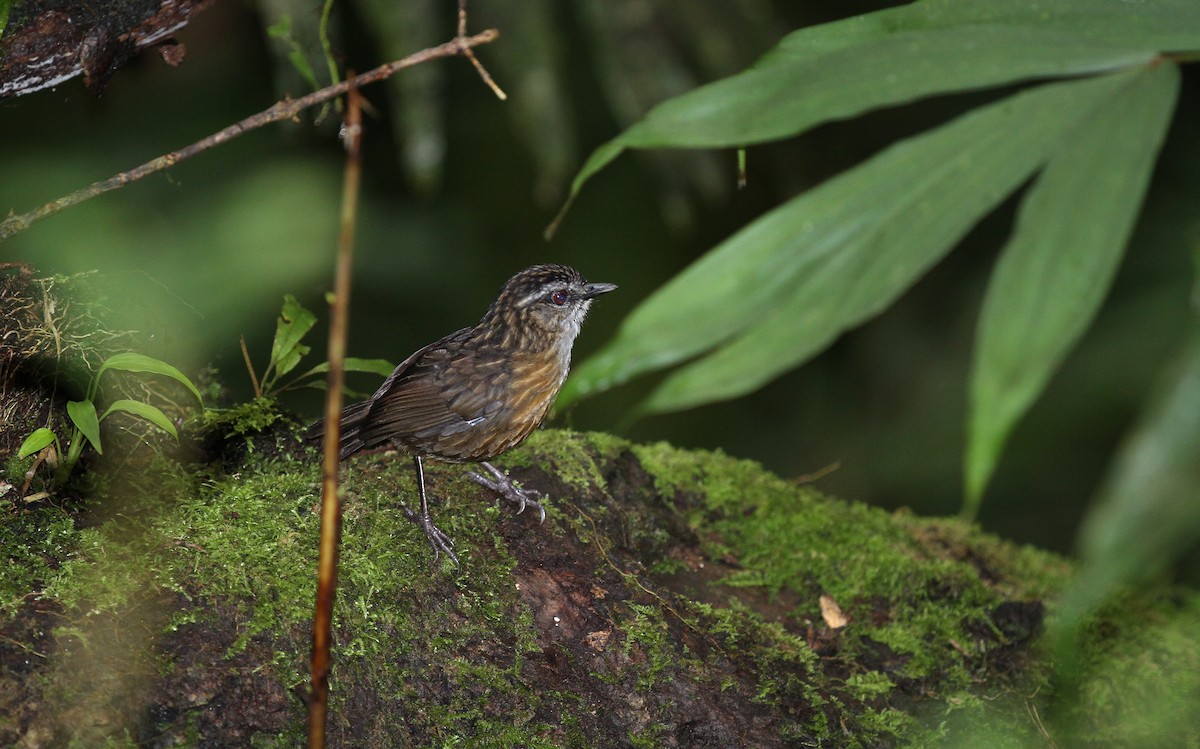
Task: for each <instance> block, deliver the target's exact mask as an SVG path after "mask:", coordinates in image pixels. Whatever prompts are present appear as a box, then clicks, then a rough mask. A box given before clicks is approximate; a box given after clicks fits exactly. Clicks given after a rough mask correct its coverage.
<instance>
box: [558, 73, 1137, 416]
mask: <svg viewBox="0 0 1200 749" xmlns="http://www.w3.org/2000/svg"><path fill="white" fill-rule="evenodd" d="M1121 80H1122V79H1121V77H1120V76H1107V77H1102V78H1097V79H1092V80H1084V81H1072V82H1069V83H1061V84H1054V85H1049V86H1044V87H1041V88H1039V89H1036V90H1034V91H1030V92H1025V93H1021V94H1018V95H1015V96H1013V97H1010V98H1009V99H1006V100H1004V101H1002V102H999V103H997V104H994V105H991V106H988V107H984V108H982V109H979V110H976V111H974V112H971V113H968V114H967V115H964V116H962V117H960V118H959V119H957V120H955V121H954V122H951V123H949V124H948V125H945V126H943V127H941V128H938V129H936V130H933V131H931V132H929V133H926V134H924V135H921V136H918V137H915V138H911V139H909V140H907V141H904V142H902V143H899V144H897V145H895V146H893V147H891V148H889V149H888V150H886V151H884V152H883V153H881V154H879V155H878V156H876V157H874V158H872V159H871V160H870V161H869V162H867V163H866V164H863V165H862V166H860V167H858V168H856V169H854V170H852V171H850V172H847V173H845V174H843V175H840V176H839V177H836V178H834V179H832V180H829V181H828V182H826V183H825V184H823V185H821V186H820V187H818V188H816V189H814V190H812V191H810V192H808V193H806V194H804V195H802V196H800V197H798V198H795V199H793V200H792V201H790V202H789V203H787V204H785V205H783V206H781V207H780V208H777V209H775V210H774V211H772V212H770V213H769V214H767V215H766V216H764V217H763V218H761V219H759V220H758V221H755V222H754V223H752V224H751V225H750V226H748V227H746V228H745V229H743V230H742V231H740V232H739V233H738V234H736V235H734V236H733V237H731V238H730V239H729V240H727V241H726V242H725V243H724V244H722V245H720V246H719V247H717V248H716V249H714V250H713V251H712V252H710V253H709V254H707V255H706V256H705V257H703V258H701V259H700V260H699V261H697V262H696V263H694V264H693V265H692V266H691V267H689V268H688V269H687V270H685V271H684V272H683V273H681V274H680V275H679V276H678V277H677V278H675V279H674V280H673V281H672V282H671V283H669V284H667V285H666V286H664V287H663V288H662V289H660V290H659V291H658V292H656V293H655V294H654V295H653V296H651V297H650V298H649V299H647V300H646V302H644V303H643V304H642V305H641V306H640V307H639V308H638V309H636V310H635V311H634V312H633V313H632V314H631V315H630V317H629V318H628V320H627V321H626V322H625V323H624V324H623V325H622V327H621V330H620V331H619V332H618V334H617V337H616V338H615V339H614V340H613V342H612V343H610V344H609V345H608V346H607V347H606V348H605V349H603V350H602V351H601V352H600V353H599V354H597V355H596V356H594V357H592V358H591V359H589V360H587V361H586V362H584V363H583V365H582V366H580V367H579V368H578V370H577V371H576V373H575V374H574V375H573V377H572V380H570V381H569V382H568V383H567V388H566V389H564V394H565V396H566V398H567V400H569V399H570V398H572V397H576V396H577V395H578V394H582V393H587V392H589V391H591V390H596V389H602V388H604V387H608V386H611V385H612V384H615V383H618V382H621V381H624V380H626V379H628V378H630V377H632V376H634V375H637V374H640V373H641V372H644V371H646V370H648V369H651V368H654V367H661V366H666V365H669V364H672V363H675V362H677V361H679V360H681V359H684V358H686V357H688V356H693V355H695V354H697V353H702V352H704V351H706V350H708V349H711V348H712V347H714V346H716V345H718V344H721V343H725V342H727V341H730V340H731V339H733V338H735V337H738V336H740V339H739V340H735V341H733V342H732V343H728V345H727V346H726V347H725V348H724V349H722V350H720V351H718V352H717V353H716V354H713V355H711V356H709V357H708V358H706V359H702V360H700V361H699V362H697V363H694V364H692V365H691V366H689V367H687V368H685V369H684V370H682V371H680V372H678V373H676V374H675V375H674V376H672V377H671V378H669V379H668V380H667V381H665V382H664V383H663V384H662V385H661V386H660V388H659V390H657V391H656V392H655V393H654V394H653V395H652V396H651V399H650V400H649V401H648V402H647V404H646V407H647V408H648V409H650V410H671V409H677V408H683V407H686V406H690V405H697V404H699V403H703V402H708V401H712V400H716V399H718V398H722V397H731V396H734V395H739V394H742V393H745V392H748V391H750V390H752V389H754V388H756V387H758V386H759V385H761V384H762V383H763V382H766V381H767V380H769V379H770V378H772V377H774V376H776V375H778V374H779V373H780V372H782V371H784V370H786V369H787V368H789V367H791V366H794V365H795V364H797V363H799V362H800V361H802V360H803V359H804V358H806V357H807V356H810V355H811V354H812V353H813V352H815V351H817V350H819V349H820V347H821V346H823V345H825V344H826V343H828V342H829V341H830V340H832V339H833V337H835V336H836V335H838V334H839V333H840V332H841V331H842V330H844V329H845V328H846V327H848V326H850V325H853V324H856V323H857V322H859V321H861V320H862V319H865V318H866V317H867V316H869V315H871V314H874V313H876V312H878V311H879V310H880V309H882V308H883V307H884V306H886V304H888V303H889V302H890V301H891V300H892V299H894V298H895V296H896V295H897V294H899V293H900V292H901V291H903V290H904V288H906V287H907V286H908V285H909V284H911V283H912V281H913V280H914V279H915V278H916V277H918V276H919V275H920V273H921V272H923V271H924V270H925V269H926V268H928V266H929V265H930V264H931V263H932V262H934V261H936V260H937V258H938V257H940V256H941V255H942V254H944V253H945V252H946V251H947V250H948V249H949V248H950V247H951V246H952V245H953V244H954V242H955V241H956V240H957V239H958V238H959V237H960V236H961V235H962V234H963V233H964V232H965V231H966V230H967V229H969V228H970V226H971V225H972V224H973V223H974V222H975V221H976V220H978V218H979V216H980V215H982V214H983V213H985V212H986V211H987V210H989V209H990V207H991V206H993V205H994V204H996V203H997V202H999V201H1000V200H1002V199H1003V198H1004V197H1005V196H1006V195H1007V194H1008V193H1009V192H1011V191H1012V190H1013V189H1014V188H1015V187H1016V186H1017V185H1018V184H1020V183H1021V182H1022V181H1023V180H1025V179H1026V178H1027V177H1028V175H1029V174H1030V173H1031V172H1033V170H1035V169H1036V168H1037V167H1038V166H1040V165H1041V163H1042V162H1043V161H1044V160H1045V158H1046V157H1047V154H1048V152H1049V150H1050V149H1051V147H1052V145H1053V144H1054V143H1055V142H1056V141H1057V137H1058V135H1059V134H1061V133H1062V132H1063V131H1065V130H1067V129H1069V128H1070V127H1071V126H1072V125H1073V124H1074V123H1075V122H1076V121H1077V118H1078V117H1079V116H1080V112H1086V111H1090V109H1091V108H1092V107H1094V106H1096V105H1097V103H1099V102H1103V101H1105V100H1106V98H1107V97H1108V96H1109V95H1110V92H1111V91H1112V90H1114V89H1116V88H1119V87H1120V86H1121Z"/></svg>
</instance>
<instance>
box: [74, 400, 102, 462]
mask: <svg viewBox="0 0 1200 749" xmlns="http://www.w3.org/2000/svg"><path fill="white" fill-rule="evenodd" d="M67 416H70V417H71V423H72V424H74V425H75V428H76V429H78V430H79V433H80V434H82V435H83V436H84V438H85V439H87V441H88V442H89V443H91V445H92V447H94V448H96V452H98V453H101V454H103V453H104V450H103V449H102V448H101V446H100V419H99V418H98V417H97V416H96V406H95V404H94V403H92V402H91V401H67ZM71 452H73V453H75V454H76V455H78V454H79V449H77V448H76V446H75V445H71Z"/></svg>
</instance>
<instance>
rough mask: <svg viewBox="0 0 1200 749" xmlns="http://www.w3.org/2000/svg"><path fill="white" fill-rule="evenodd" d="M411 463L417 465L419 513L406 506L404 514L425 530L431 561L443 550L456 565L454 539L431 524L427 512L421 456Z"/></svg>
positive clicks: (427, 505) (430, 517)
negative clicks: (419, 496) (431, 550)
mask: <svg viewBox="0 0 1200 749" xmlns="http://www.w3.org/2000/svg"><path fill="white" fill-rule="evenodd" d="M413 465H415V466H416V467H417V491H418V492H419V493H420V495H421V514H420V515H418V514H417V513H415V512H413V511H412V510H410V509H408V508H407V507H405V508H404V514H405V516H406V517H408V519H409V520H411V521H413V522H414V523H416V524H417V525H419V526H421V530H423V531H425V537H426V538H428V539H429V545H430V546H432V547H433V561H434V562H437V560H438V555H439V554H441V553H442V552H443V551H444V552H446V556H448V557H450V558H451V559H452V560H454V566H455V567H458V566H459V563H458V557H457V556H456V555H455V553H454V548H453V547H454V539H452V538H450V537H449V536H447V535H446V534H445V533H443V532H442V529H441V528H438V527H437V526H436V525H434V524H433V517H432V516H431V515H430V514H429V500H428V499H426V498H425V468H424V467H423V466H422V465H421V458H420V456H418V455H414V456H413Z"/></svg>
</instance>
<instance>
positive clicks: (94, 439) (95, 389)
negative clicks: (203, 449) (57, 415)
mask: <svg viewBox="0 0 1200 749" xmlns="http://www.w3.org/2000/svg"><path fill="white" fill-rule="evenodd" d="M110 370H116V371H123V372H133V373H136V374H155V375H161V376H164V377H169V378H171V379H173V380H175V381H176V382H178V383H180V384H181V385H183V386H184V387H186V388H187V389H188V391H189V392H191V393H192V395H194V396H196V400H197V401H198V402H199V403H200V404H201V405H203V403H204V400H203V398H201V396H200V390H199V389H198V388H197V387H196V385H195V384H194V383H193V382H192V381H191V380H190V379H189V378H188V377H187V375H185V374H184V373H183V372H180V371H179V370H178V369H176V368H175V367H173V366H171V365H170V364H167V363H166V362H164V361H160V360H158V359H155V358H154V357H152V356H146V355H145V354H137V353H133V352H126V353H121V354H113V355H112V356H110V357H109V358H108V359H105V360H104V363H103V364H101V365H100V368H99V369H98V370H97V371H96V374H95V376H94V377H92V379H91V381H90V382H89V383H88V388H87V394H86V396H85V398H84V400H81V401H68V402H67V416H68V417H69V418H70V420H71V424H72V430H71V436H70V439H69V440H68V442H67V454H66V459H65V460H63V461H62V462H61V463H59V467H58V473H57V475H56V477H55V480H56V482H58V483H62V482H63V481H64V480H66V478H67V476H69V475H70V474H71V471H72V470H73V469H74V468H75V464H76V463H77V462H78V461H79V456H80V455H82V453H83V448H84V447H85V446H87V445H91V447H92V449H94V450H95V451H96V452H97V453H100V454H103V453H104V447H103V444H102V442H101V440H100V423H101V422H102V421H104V420H105V419H107V418H108V417H109V416H111V415H112V414H114V413H127V414H130V415H131V416H136V417H138V418H140V419H144V420H145V421H148V422H149V423H150V424H152V425H153V426H155V427H157V428H158V429H161V430H162V431H164V432H166V433H167V434H169V435H171V436H172V437H175V438H178V437H179V434H178V431H177V430H176V429H175V425H174V424H172V423H171V420H170V419H168V418H167V415H166V414H164V413H163V412H162V410H161V409H159V408H158V407H157V406H152V405H150V404H149V403H144V402H142V401H135V400H132V399H130V398H119V399H117V400H115V401H113V402H112V403H111V404H109V406H108V408H107V409H106V410H105V411H104V413H103V414H100V413H99V412H98V411H97V410H96V400H97V398H98V397H99V394H100V393H99V389H100V378H101V377H102V376H103V375H104V373H105V372H108V371H110ZM51 444H55V445H57V446H58V452H59V453H61V452H62V445H61V443H60V442H59V439H58V436H57V435H56V434H55V433H54V431H53V430H51V429H49V428H47V427H41V428H39V429H35V430H34V431H33V432H31V433H30V435H29V436H28V437H26V438H25V440H24V441H23V442H22V443H21V447H20V449H19V450H18V452H17V457H18V458H25V457H28V456H29V455H32V454H34V453H36V452H39V451H41V450H43V449H45V448H46V447H49V446H50V445H51Z"/></svg>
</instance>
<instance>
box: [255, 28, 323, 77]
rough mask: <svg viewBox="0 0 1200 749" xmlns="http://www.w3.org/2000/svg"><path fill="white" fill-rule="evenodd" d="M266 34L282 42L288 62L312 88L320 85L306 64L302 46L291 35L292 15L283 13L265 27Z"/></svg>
mask: <svg viewBox="0 0 1200 749" xmlns="http://www.w3.org/2000/svg"><path fill="white" fill-rule="evenodd" d="M267 36H269V37H270V38H272V39H278V40H279V41H281V42H283V44H284V46H286V47H287V49H288V62H290V63H292V67H293V68H295V69H296V72H297V73H299V74H300V77H301V78H303V79H304V80H305V82H306V83H308V85H310V86H312V87H313V89H318V88H320V87H321V85H320V84H319V83H317V76H316V74H315V73H313V69H312V66H311V65H309V64H308V57H307V56H306V55H305V54H304V48H303V47H301V46H300V43H299V42H298V41H296V38H295V37H294V36H292V17H291V16H289V15H286V14H285V15H283V16H282V17H280V19H279V20H278V21H277V22H275V23H273V24H271V25H270V26H268V27H267Z"/></svg>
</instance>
